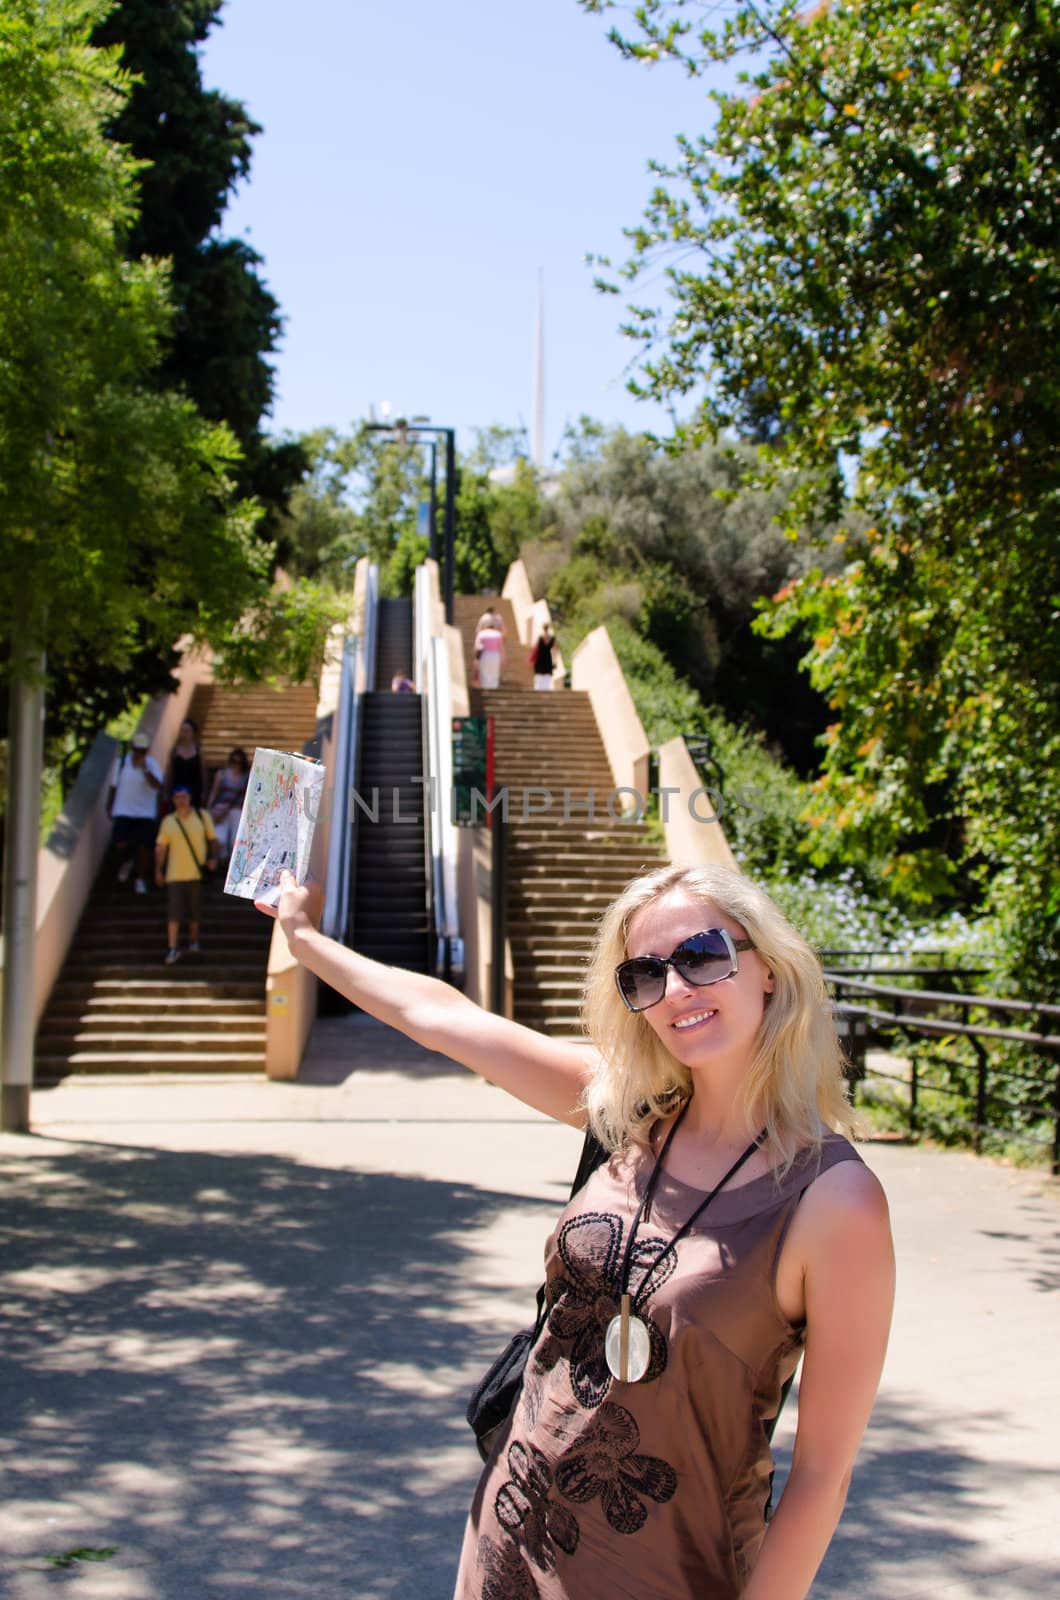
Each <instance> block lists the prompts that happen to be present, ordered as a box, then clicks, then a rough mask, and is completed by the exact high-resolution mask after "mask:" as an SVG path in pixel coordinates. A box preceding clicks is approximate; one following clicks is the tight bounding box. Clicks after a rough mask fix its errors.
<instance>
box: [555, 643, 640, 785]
mask: <svg viewBox="0 0 1060 1600" xmlns="http://www.w3.org/2000/svg"><path fill="white" fill-rule="evenodd" d="M571 688H572V689H583V690H585V691H586V692H587V694H588V695H589V699H590V700H591V702H592V707H593V711H594V713H595V715H596V725H597V727H598V728H599V730H600V737H601V738H602V739H603V741H604V748H605V749H606V751H607V759H608V761H609V762H610V765H611V775H612V777H613V778H614V780H615V787H616V789H632V790H634V791H635V792H636V794H638V795H640V796H641V797H642V798H643V797H646V796H647V793H648V756H649V745H648V736H647V734H646V733H645V732H644V728H643V726H642V725H641V720H640V718H639V717H638V716H637V710H636V707H635V706H634V704H633V697H632V695H631V694H630V692H629V689H628V687H627V686H626V679H625V676H624V674H623V672H622V668H621V666H620V665H619V660H618V657H617V656H616V655H615V649H614V646H613V645H612V643H611V640H610V638H609V637H608V633H607V629H606V628H594V629H593V631H592V633H590V634H587V635H586V637H585V638H584V639H583V640H582V642H581V644H580V645H579V646H578V648H577V650H575V652H574V657H573V660H572V663H571ZM624 798H625V797H624ZM628 799H629V804H628V806H623V809H624V810H632V809H633V808H634V806H635V805H636V801H635V800H634V797H633V795H630V796H629V797H628Z"/></svg>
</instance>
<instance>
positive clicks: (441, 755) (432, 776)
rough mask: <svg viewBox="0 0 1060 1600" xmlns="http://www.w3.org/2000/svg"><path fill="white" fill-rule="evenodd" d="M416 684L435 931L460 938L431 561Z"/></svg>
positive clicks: (442, 647) (423, 587) (442, 649)
mask: <svg viewBox="0 0 1060 1600" xmlns="http://www.w3.org/2000/svg"><path fill="white" fill-rule="evenodd" d="M413 627H414V633H413V637H414V641H415V660H414V662H413V670H414V674H415V679H416V688H417V690H418V691H419V693H420V694H421V695H423V696H424V699H425V703H426V711H427V738H426V747H427V771H426V772H425V773H424V775H423V776H424V778H425V779H426V780H427V785H426V789H425V803H424V818H425V832H426V834H427V847H428V849H429V851H430V868H431V877H430V881H431V892H432V900H433V911H434V933H435V937H436V938H437V939H438V940H443V939H445V940H452V939H457V938H459V935H460V917H459V911H458V906H457V894H456V849H457V837H456V826H455V824H454V822H453V819H452V807H451V805H450V795H451V793H452V782H453V752H452V742H451V739H450V730H449V713H450V706H451V703H452V700H451V690H450V684H449V655H448V650H447V647H446V641H445V639H444V638H438V637H436V636H435V635H434V633H433V632H432V627H431V591H430V577H429V574H428V569H427V568H426V566H422V567H419V568H417V570H416V580H415V605H414V612H413Z"/></svg>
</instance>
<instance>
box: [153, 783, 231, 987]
mask: <svg viewBox="0 0 1060 1600" xmlns="http://www.w3.org/2000/svg"><path fill="white" fill-rule="evenodd" d="M216 866H217V834H216V831H215V829H214V825H213V818H212V817H211V816H210V813H209V812H208V811H199V810H196V809H195V808H193V806H192V803H191V795H190V794H189V793H188V791H187V789H174V790H173V810H172V811H171V812H170V813H169V816H168V817H163V819H162V823H161V826H160V827H159V830H158V838H157V840H156V841H155V882H156V883H157V884H158V886H159V888H161V886H162V884H163V883H165V885H166V892H167V896H168V904H167V914H168V918H169V921H168V925H167V930H168V934H169V948H168V949H167V951H166V965H167V966H169V967H171V966H172V965H173V963H174V962H175V961H179V960H180V944H179V940H180V925H181V923H182V922H186V923H187V925H188V954H189V955H198V953H199V917H200V907H201V904H202V878H203V873H204V872H213V870H214V868H215V867H216Z"/></svg>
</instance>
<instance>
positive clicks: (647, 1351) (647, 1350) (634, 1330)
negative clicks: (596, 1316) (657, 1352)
mask: <svg viewBox="0 0 1060 1600" xmlns="http://www.w3.org/2000/svg"><path fill="white" fill-rule="evenodd" d="M627 1340H628V1345H627V1349H626V1371H625V1372H623V1371H622V1317H621V1314H619V1315H618V1316H617V1317H612V1318H611V1321H610V1322H609V1323H608V1324H607V1333H606V1334H605V1335H604V1359H605V1360H606V1362H607V1366H608V1370H609V1371H610V1373H611V1376H612V1377H613V1378H617V1379H618V1381H619V1383H639V1382H640V1380H641V1378H643V1376H644V1374H645V1373H646V1372H647V1370H648V1363H649V1361H650V1360H651V1340H650V1338H649V1337H648V1330H647V1328H646V1327H645V1326H644V1324H643V1322H642V1321H641V1320H640V1318H639V1317H629V1318H628V1320H627Z"/></svg>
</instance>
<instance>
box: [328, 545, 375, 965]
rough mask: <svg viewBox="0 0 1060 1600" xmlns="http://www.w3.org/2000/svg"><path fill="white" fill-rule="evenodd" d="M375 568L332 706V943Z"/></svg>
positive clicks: (337, 932)
mask: <svg viewBox="0 0 1060 1600" xmlns="http://www.w3.org/2000/svg"><path fill="white" fill-rule="evenodd" d="M378 613H379V568H378V567H377V566H370V567H369V568H368V576H367V582H366V584H365V600H364V613H363V617H362V623H361V633H360V635H359V636H358V635H356V634H351V635H350V636H349V637H348V638H347V639H346V641H345V644H344V646H343V652H342V677H341V683H340V687H339V702H338V705H337V706H336V708H335V742H334V752H333V754H332V757H331V760H332V764H333V766H334V769H335V771H334V778H333V781H332V789H331V833H330V837H329V842H328V863H327V870H326V873H325V879H324V915H323V918H322V919H321V926H322V927H323V930H324V932H325V933H326V934H329V935H330V937H331V938H333V939H339V940H341V941H342V942H345V940H346V937H347V933H348V928H349V916H350V890H351V883H350V879H351V876H352V863H353V860H354V855H353V847H354V828H353V819H352V817H351V814H350V813H351V802H350V797H351V794H352V792H353V790H354V789H356V787H357V779H358V772H359V767H360V759H361V700H362V696H363V695H364V693H365V691H366V690H368V689H370V688H371V687H372V685H373V684H374V682H375V652H376V639H377V635H378Z"/></svg>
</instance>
